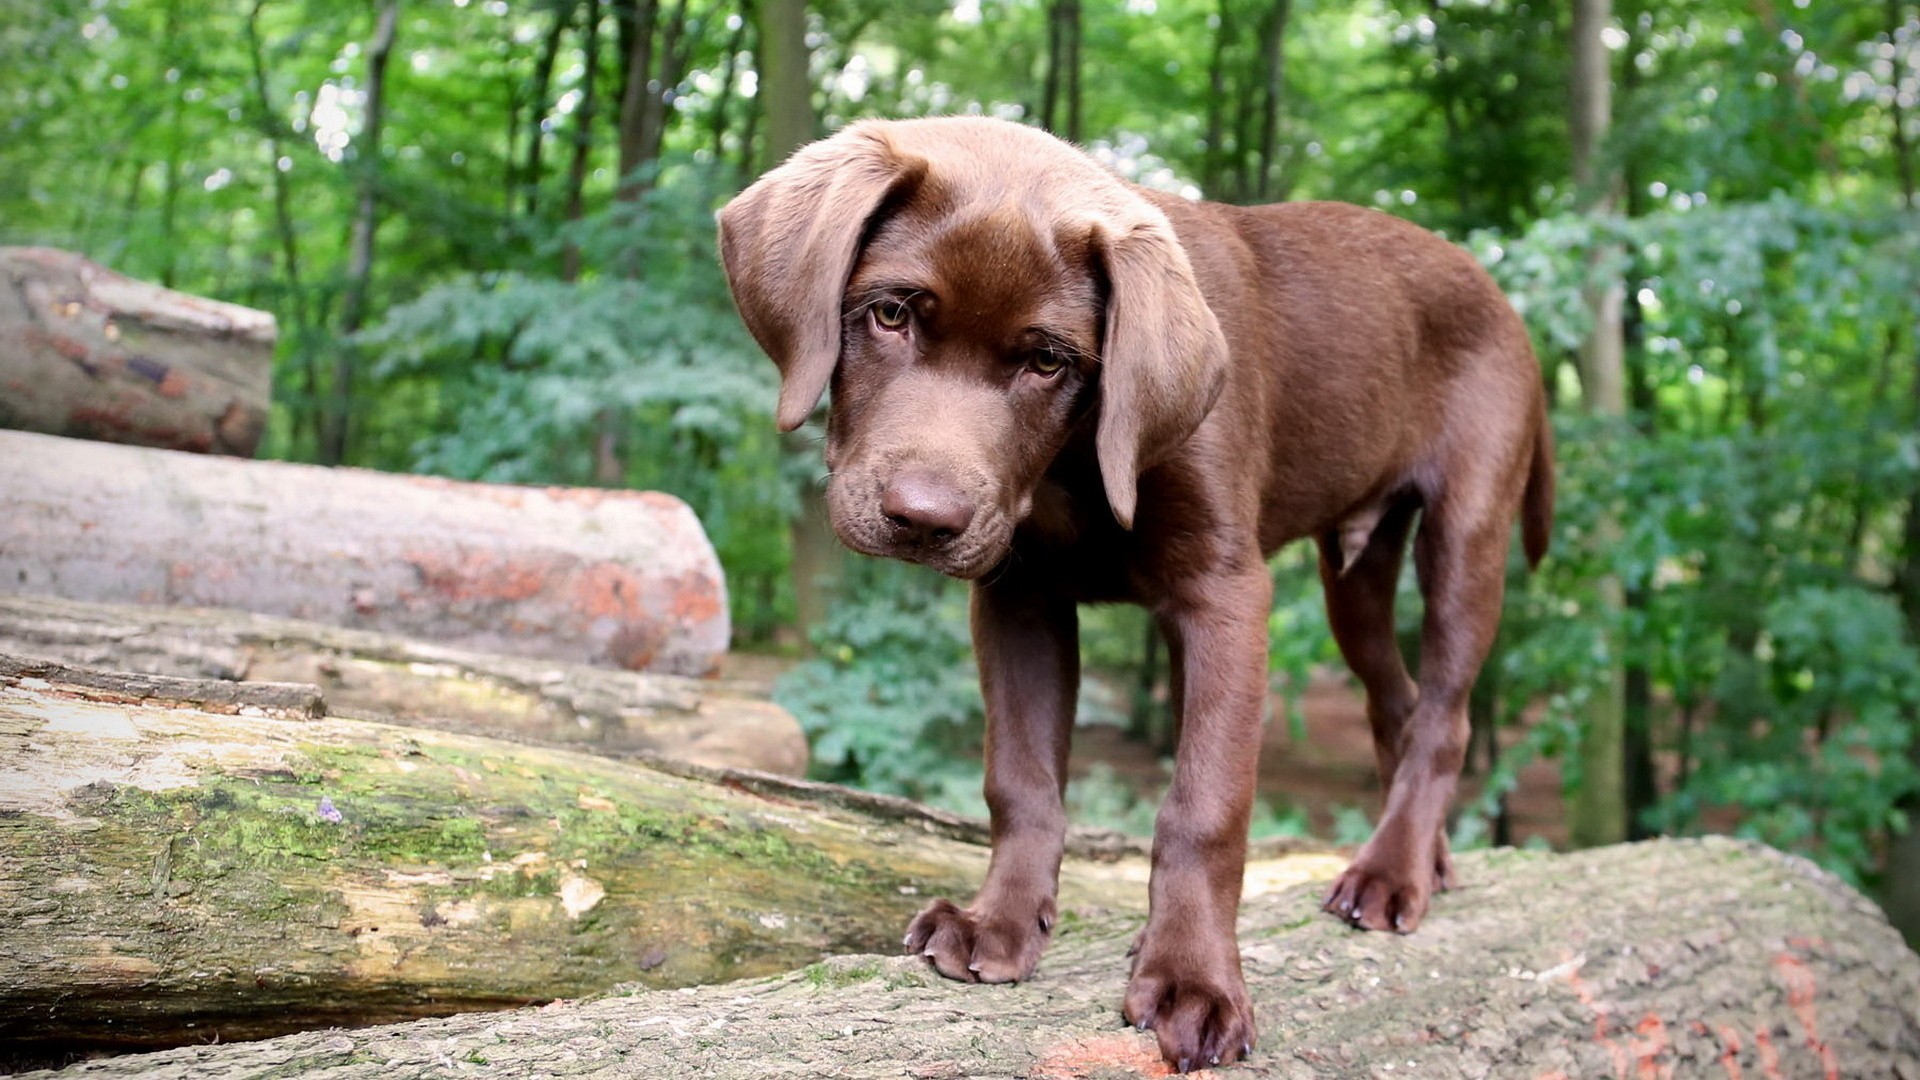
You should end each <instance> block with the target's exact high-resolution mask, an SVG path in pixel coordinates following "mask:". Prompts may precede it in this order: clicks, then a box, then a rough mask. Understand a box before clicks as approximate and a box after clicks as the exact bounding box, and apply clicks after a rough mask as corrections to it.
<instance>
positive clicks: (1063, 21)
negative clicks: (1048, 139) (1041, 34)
mask: <svg viewBox="0 0 1920 1080" xmlns="http://www.w3.org/2000/svg"><path fill="white" fill-rule="evenodd" d="M1046 12H1047V75H1046V82H1045V83H1044V84H1043V87H1042V90H1041V98H1040V126H1041V127H1044V128H1046V129H1047V130H1048V131H1051V132H1053V133H1054V134H1056V135H1059V136H1060V137H1061V138H1064V139H1066V140H1067V141H1068V142H1074V143H1077V142H1079V141H1080V136H1081V120H1080V116H1081V114H1080V0H1049V2H1048V3H1047V5H1046ZM1063 106H1064V107H1063ZM1063 111H1064V112H1065V116H1064V118H1063V117H1062V116H1061V113H1062V112H1063Z"/></svg>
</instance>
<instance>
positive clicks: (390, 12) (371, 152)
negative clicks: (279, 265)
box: [320, 0, 400, 465]
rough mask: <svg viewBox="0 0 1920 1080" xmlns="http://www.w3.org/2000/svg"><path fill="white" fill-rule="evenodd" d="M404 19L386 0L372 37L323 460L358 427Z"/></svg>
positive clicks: (334, 461) (334, 460) (396, 0)
mask: <svg viewBox="0 0 1920 1080" xmlns="http://www.w3.org/2000/svg"><path fill="white" fill-rule="evenodd" d="M399 21H400V0H384V2H383V3H382V4H381V6H380V16H379V21H378V22H377V23H376V24H375V26H374V30H373V38H372V40H370V41H368V42H367V91H366V93H367V99H366V100H367V113H366V118H365V120H363V121H362V122H361V125H360V135H359V138H358V139H356V140H355V146H354V150H353V161H354V172H355V174H356V177H355V181H354V185H355V188H356V189H357V192H358V193H357V194H356V196H355V199H354V210H353V236H352V240H351V241H350V243H349V245H348V250H347V281H346V292H345V295H344V296H343V297H342V298H341V301H340V335H339V338H338V339H337V340H336V341H335V342H334V353H333V372H332V379H331V380H330V384H329V385H328V387H327V402H328V404H327V411H326V416H325V420H326V423H325V424H324V425H323V426H322V429H321V432H320V461H321V463H322V464H325V465H338V464H340V463H341V462H343V461H345V460H346V459H347V442H348V440H349V438H350V437H351V435H352V428H353V407H354V406H353V383H354V379H355V378H356V377H357V374H356V370H355V369H356V368H357V367H358V350H359V346H357V345H355V344H354V343H353V342H352V341H351V340H350V339H351V337H352V336H353V335H354V334H356V333H359V332H360V327H361V326H362V325H363V324H364V323H365V321H366V317H367V290H368V288H369V286H370V285H371V284H372V281H373V244H374V234H375V233H376V232H378V231H379V228H380V172H381V168H380V136H381V132H382V128H384V127H385V126H386V115H387V59H388V58H389V57H390V56H392V55H393V37H394V32H395V29H396V27H397V26H398V24H399Z"/></svg>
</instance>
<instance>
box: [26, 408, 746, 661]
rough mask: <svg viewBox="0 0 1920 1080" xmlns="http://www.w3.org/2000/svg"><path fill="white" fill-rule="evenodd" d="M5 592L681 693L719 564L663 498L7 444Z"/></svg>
mask: <svg viewBox="0 0 1920 1080" xmlns="http://www.w3.org/2000/svg"><path fill="white" fill-rule="evenodd" d="M0 461H5V462H6V463H7V467H6V469H5V471H4V472H3V473H0V503H4V504H6V506H7V507H8V510H9V512H8V513H7V514H4V515H0V590H4V591H7V592H15V593H26V594H39V595H52V596H62V597H68V598H72V599H76V600H89V601H106V602H123V603H138V604H168V605H179V606H190V607H224V608H233V609H237V610H243V611H255V612H260V613H263V614H270V615H285V616H291V617H294V618H302V619H310V620H314V621H317V622H323V623H330V624H333V625H337V626H347V627H356V628H362V629H369V630H378V631H383V632H388V633H397V634H404V635H407V636H410V637H417V638H423V639H426V640H428V641H434V642H439V643H442V644H447V645H454V646H459V647H462V648H469V649H477V650H482V651H488V652H504V653H512V654H515V655H519V656H528V657H540V658H544V659H550V660H562V661H571V662H575V663H586V664H599V665H605V666H610V667H624V668H632V669H637V670H645V671H659V672H668V673H674V674H682V675H702V674H706V673H707V672H709V671H711V670H712V669H713V667H714V665H715V664H716V663H717V662H718V661H719V658H720V656H721V654H722V653H723V652H724V651H725V649H726V646H727V599H726V586H725V584H724V581H723V579H722V577H721V572H720V563H719V559H718V558H717V557H716V556H715V555H714V551H713V546H712V544H710V543H709V542H708V541H707V537H706V534H705V532H704V531H703V530H702V529H701V528H700V523H699V521H698V520H696V519H695V518H694V516H693V512H692V511H691V510H689V509H688V508H687V506H686V504H684V503H682V502H681V501H680V500H678V499H675V498H673V497H672V496H669V495H661V494H657V493H654V492H617V491H598V490H594V491H588V490H578V489H568V488H523V487H508V486H504V485H492V484H468V483H460V482H456V481H450V480H440V479H435V478H431V477H417V476H395V475H390V474H384V473H376V472H368V471H363V470H358V469H322V468H316V467H313V466H307V465H291V464H286V463H283V462H233V461H223V460H219V459H215V458H206V457H196V456H193V455H187V454H170V453H166V452H164V451H157V450H139V449H131V448H127V447H117V446H109V445H106V444H103V443H92V442H81V441H77V440H69V439H56V438H51V437H48V436H44V435H29V434H25V433H20V432H4V431H0Z"/></svg>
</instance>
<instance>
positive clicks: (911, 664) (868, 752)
mask: <svg viewBox="0 0 1920 1080" xmlns="http://www.w3.org/2000/svg"><path fill="white" fill-rule="evenodd" d="M853 578H854V580H852V581H850V582H849V583H848V584H847V586H846V588H845V590H844V591H843V594H842V597H841V599H840V601H839V602H838V603H836V604H835V605H834V606H833V608H832V610H831V611H830V612H829V614H828V616H827V618H826V620H825V622H824V623H823V624H822V625H821V626H820V628H819V629H818V630H816V631H815V633H814V635H813V647H814V649H815V650H816V652H817V654H818V655H817V657H816V658H815V659H812V660H809V661H807V662H805V663H803V664H801V665H799V666H798V667H796V668H794V669H793V670H792V671H790V672H788V673H787V674H786V675H785V676H783V677H782V678H781V680H780V682H779V683H778V684H777V685H776V687H775V689H774V699H775V700H776V701H778V702H780V704H782V705H784V706H786V707H787V709H789V710H790V711H791V712H792V713H793V714H794V716H796V717H798V718H799V720H800V726H801V727H803V728H804V729H806V732H807V736H808V738H809V739H810V740H811V741H812V743H813V759H814V771H815V774H816V775H818V776H820V777H822V778H824V779H829V780H839V781H849V780H851V781H856V782H857V783H858V784H859V785H860V786H862V787H865V788H868V789H869V790H873V791H884V792H890V793H892V794H896V795H905V796H908V797H910V798H915V799H920V800H923V801H927V802H931V803H934V804H936V805H941V806H947V807H951V808H955V809H964V810H972V811H975V812H983V811H984V809H985V805H984V803H983V802H982V801H981V795H980V779H981V771H980V745H979V739H980V731H981V722H982V715H983V714H982V706H981V703H980V692H979V689H978V685H977V682H976V676H975V673H974V666H973V659H972V653H971V651H970V649H969V645H968V638H967V618H966V594H965V591H964V590H963V589H961V588H959V587H957V586H955V585H954V584H953V583H951V582H948V581H947V580H945V579H943V578H939V577H937V576H935V575H933V574H932V573H931V572H929V571H926V570H922V569H919V568H917V567H909V566H904V565H900V564H894V563H877V562H862V563H859V564H856V567H855V569H854V570H853Z"/></svg>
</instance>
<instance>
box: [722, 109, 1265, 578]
mask: <svg viewBox="0 0 1920 1080" xmlns="http://www.w3.org/2000/svg"><path fill="white" fill-rule="evenodd" d="M720 250H721V257H722V260H723V261H724V262H725V264H726V270H727V279H728V282H729V284H730V285H731V286H732V289H733V295H734V300H735V303H736V304H737V305H738V306H739V309H740V314H741V317H742V318H743V319H744V320H745V322H746V325H747V328H748V329H749V330H750V331H752V333H753V336H754V338H755V339H756V340H757V341H759V343H760V346H761V347H762V348H764V349H765V350H766V351H767V354H768V355H769V356H771V357H772V358H773V362H774V363H775V364H776V365H778V366H779V368H780V376H781V385H780V400H779V407H778V412H777V417H778V421H779V425H780V428H781V430H783V431H791V430H793V429H794V428H796V427H798V426H800V424H802V423H803V422H805V420H806V418H807V416H808V415H809V414H810V413H811V412H812V411H813V409H814V407H815V406H816V405H818V404H819V401H820V396H821V394H822V393H823V392H825V390H826V389H827V386H828V384H829V383H831V384H832V386H833V396H832V402H831V407H830V410H829V414H828V422H827V465H828V468H829V469H830V470H831V472H832V479H831V480H830V482H829V484H828V489H827V501H828V507H829V511H830V515H831V518H832V521H833V526H834V531H835V532H837V533H838V534H839V536H840V538H841V540H843V541H844V542H845V543H846V544H847V545H848V546H849V547H852V548H854V549H855V550H857V551H862V552H865V553H867V554H870V555H881V556H887V557H893V558H902V559H909V560H912V561H915V562H921V563H925V564H926V565H928V566H931V567H933V568H935V569H937V570H939V571H941V572H943V573H946V574H951V575H953V576H955V577H962V578H973V577H978V576H979V575H981V574H984V573H985V572H987V571H988V570H990V569H992V568H993V567H994V566H995V565H997V564H998V563H999V562H1000V560H1001V559H1002V558H1004V557H1005V555H1006V553H1007V550H1008V547H1009V545H1010V543H1011V540H1012V536H1013V530H1014V527H1015V526H1016V525H1018V524H1019V523H1020V521H1021V520H1022V519H1024V518H1025V517H1026V516H1027V514H1028V512H1029V511H1030V510H1031V509H1032V503H1033V494H1034V489H1035V487H1036V486H1037V485H1038V484H1039V483H1040V480H1041V478H1042V477H1043V476H1044V475H1045V473H1046V470H1047V466H1048V465H1049V464H1050V463H1051V462H1052V461H1053V460H1054V458H1055V456H1056V455H1058V454H1059V453H1060V451H1061V449H1062V448H1063V447H1064V446H1065V445H1066V443H1067V441H1068V439H1069V438H1070V437H1071V436H1072V434H1073V432H1074V431H1075V429H1076V428H1077V427H1078V426H1079V425H1080V424H1082V423H1093V424H1095V425H1097V426H1096V428H1095V431H1094V439H1095V447H1096V449H1097V454H1098V458H1099V466H1100V474H1101V479H1102V482H1103V485H1104V487H1105V490H1106V496H1107V502H1108V505H1109V506H1110V507H1111V509H1112V512H1113V516H1114V518H1115V519H1116V520H1117V521H1118V522H1119V523H1120V524H1121V525H1122V526H1124V527H1129V528H1130V527H1132V524H1133V518H1134V510H1135V502H1136V483H1137V480H1138V478H1139V475H1140V473H1141V472H1142V471H1144V470H1145V469H1147V468H1150V467H1152V466H1153V465H1155V464H1157V463H1158V462H1160V461H1161V460H1163V459H1164V458H1165V457H1166V456H1167V455H1168V454H1169V453H1170V452H1171V451H1172V450H1173V449H1174V448H1176V447H1177V446H1178V445H1179V444H1180V443H1182V442H1184V441H1185V440H1186V439H1187V438H1188V436H1190V435H1191V434H1192V433H1193V431H1194V429H1195V428H1196V427H1197V426H1198V425H1199V423H1200V421H1201V419H1202V418H1203V417H1204V416H1205V415H1206V412H1207V410H1208V409H1209V408H1211V407H1212V405H1213V401H1214V398H1215V397H1216V396H1217V395H1218V393H1219V389H1220V385H1221V382H1222V380H1223V379H1224V376H1225V372H1226V362H1227V360H1226V343H1225V340H1224V339H1223V338H1222V336H1221V333H1220V328H1219V325H1218V323H1217V322H1216V321H1215V319H1214V316H1213V312H1212V311H1211V310H1209V309H1208V307H1207V305H1206V302H1205V300H1203V299H1202V297H1201V295H1200V289H1199V286H1198V284H1197V283H1196V282H1195V280H1194V275H1193V268H1192V266H1191V265H1190V264H1189V263H1188V261H1187V256H1186V253H1185V251H1184V250H1183V249H1182V248H1181V246H1180V243H1179V241H1178V240H1177V239H1176V238H1175V236H1174V231H1173V227H1172V225H1171V224H1170V223H1169V222H1168V220H1167V218H1166V215H1164V214H1163V213H1161V212H1160V211H1159V210H1158V209H1157V208H1156V207H1154V206H1153V205H1152V204H1151V203H1149V202H1148V201H1147V200H1146V199H1144V198H1142V197H1141V196H1140V195H1139V194H1137V193H1136V192H1135V191H1133V190H1132V189H1130V188H1129V187H1128V186H1127V185H1126V184H1124V183H1122V182H1121V181H1120V180H1119V179H1118V178H1116V177H1115V176H1113V175H1112V174H1111V173H1109V172H1107V171H1106V170H1105V169H1102V168H1101V167H1099V166H1098V165H1096V164H1095V163H1094V162H1093V161H1092V160H1091V159H1089V158H1087V157H1086V156H1085V155H1083V154H1082V153H1080V152H1079V151H1078V150H1075V149H1074V148H1073V147H1071V146H1069V145H1068V144H1066V143H1063V142H1061V141H1059V140H1058V139H1055V138H1054V137H1052V136H1051V135H1047V134H1045V133H1043V132H1040V131H1037V130H1035V129H1032V128H1027V127H1023V126H1021V125H1018V124H1012V123H1007V122H1003V121H996V120H986V119H979V118H967V117H955V118H947V119H938V120H905V121H868V122H864V123H859V124H855V125H852V126H850V127H848V128H846V129H844V130H842V131H841V132H840V133H839V134H837V135H835V136H833V137H832V138H829V139H825V140H823V141H820V142H817V143H813V144H811V145H809V146H805V147H802V148H801V149H800V150H798V151H796V152H795V153H794V155H793V156H792V157H791V158H790V159H788V161H787V162H786V163H785V164H784V165H781V166H780V167H779V168H777V169H774V170H772V171H771V172H769V173H767V174H766V175H765V176H763V177H761V178H760V180H759V181H758V182H756V183H755V184H754V185H753V186H751V187H749V188H748V189H747V190H746V191H745V192H743V193H741V194H740V196H739V197H738V198H736V199H734V200H733V201H732V202H731V203H729V204H728V205H727V206H726V208H725V209H723V210H722V211H721V213H720Z"/></svg>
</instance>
